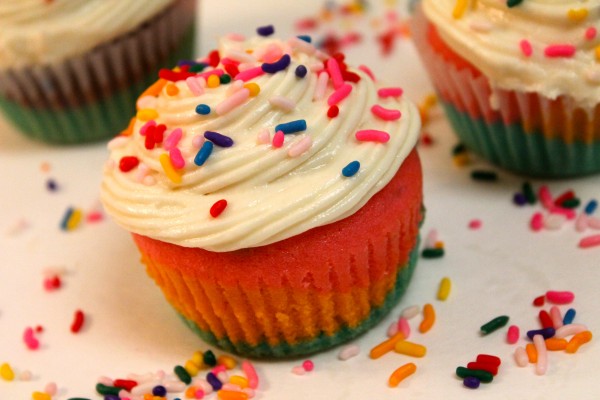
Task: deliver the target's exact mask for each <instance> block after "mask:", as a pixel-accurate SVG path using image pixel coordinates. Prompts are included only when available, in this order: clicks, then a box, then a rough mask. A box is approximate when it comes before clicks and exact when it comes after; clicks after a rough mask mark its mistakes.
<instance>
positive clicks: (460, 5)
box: [452, 0, 469, 19]
mask: <svg viewBox="0 0 600 400" xmlns="http://www.w3.org/2000/svg"><path fill="white" fill-rule="evenodd" d="M468 4H469V1H468V0H456V4H455V5H454V9H453V10H452V17H453V18H454V19H459V18H462V16H463V14H464V13H465V11H466V9H467V5H468Z"/></svg>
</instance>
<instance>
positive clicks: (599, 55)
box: [594, 46, 600, 61]
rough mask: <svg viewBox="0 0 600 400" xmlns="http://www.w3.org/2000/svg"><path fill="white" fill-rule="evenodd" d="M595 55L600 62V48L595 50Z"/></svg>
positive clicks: (597, 47)
mask: <svg viewBox="0 0 600 400" xmlns="http://www.w3.org/2000/svg"><path fill="white" fill-rule="evenodd" d="M594 55H595V56H596V61H600V46H596V47H595V48H594Z"/></svg>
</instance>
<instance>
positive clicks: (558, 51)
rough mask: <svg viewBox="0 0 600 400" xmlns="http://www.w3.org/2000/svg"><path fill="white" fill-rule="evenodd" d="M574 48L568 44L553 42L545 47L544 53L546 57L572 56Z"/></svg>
mask: <svg viewBox="0 0 600 400" xmlns="http://www.w3.org/2000/svg"><path fill="white" fill-rule="evenodd" d="M575 50H576V49H575V46H573V45H570V44H554V45H551V46H548V47H546V49H545V50H544V54H545V55H546V57H573V55H574V54H575Z"/></svg>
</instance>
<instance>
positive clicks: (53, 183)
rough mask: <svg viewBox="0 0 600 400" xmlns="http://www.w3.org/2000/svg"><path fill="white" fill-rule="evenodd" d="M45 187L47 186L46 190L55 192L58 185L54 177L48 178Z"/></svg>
mask: <svg viewBox="0 0 600 400" xmlns="http://www.w3.org/2000/svg"><path fill="white" fill-rule="evenodd" d="M46 188H48V190H49V191H51V192H56V190H57V189H58V185H57V184H56V181H55V180H54V179H52V178H50V179H48V180H47V181H46Z"/></svg>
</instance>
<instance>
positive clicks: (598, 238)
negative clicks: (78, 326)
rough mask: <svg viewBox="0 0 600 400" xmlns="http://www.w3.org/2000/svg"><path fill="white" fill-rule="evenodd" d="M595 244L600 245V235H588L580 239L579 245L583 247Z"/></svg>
mask: <svg viewBox="0 0 600 400" xmlns="http://www.w3.org/2000/svg"><path fill="white" fill-rule="evenodd" d="M594 246H600V235H592V236H586V237H584V238H582V239H581V240H580V241H579V247H581V248H582V249H586V248H589V247H594Z"/></svg>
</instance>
